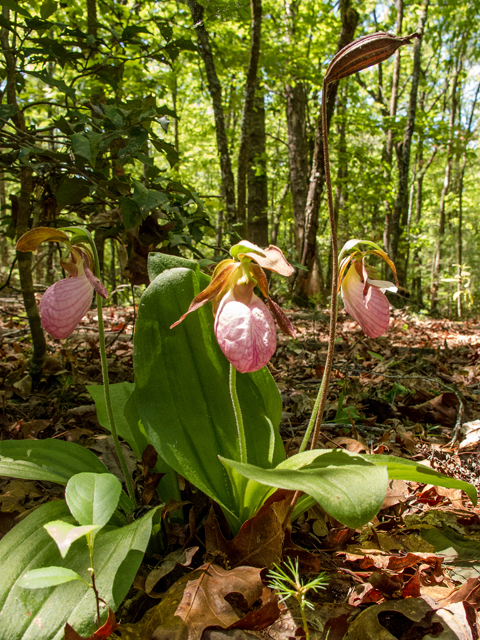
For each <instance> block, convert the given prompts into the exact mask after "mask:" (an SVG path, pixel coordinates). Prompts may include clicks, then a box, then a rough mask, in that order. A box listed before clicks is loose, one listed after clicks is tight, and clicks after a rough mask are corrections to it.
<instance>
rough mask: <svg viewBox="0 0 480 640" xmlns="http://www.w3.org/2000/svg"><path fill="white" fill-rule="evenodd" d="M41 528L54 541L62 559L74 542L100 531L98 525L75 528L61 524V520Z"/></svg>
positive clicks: (66, 523)
mask: <svg viewBox="0 0 480 640" xmlns="http://www.w3.org/2000/svg"><path fill="white" fill-rule="evenodd" d="M43 527H44V529H45V530H46V531H47V532H48V535H49V536H51V537H52V538H53V539H54V540H55V542H56V544H57V547H58V550H59V551H60V555H61V556H62V558H65V556H66V555H67V553H68V550H69V549H70V547H71V546H72V544H73V543H74V542H75V540H78V539H79V538H81V537H83V536H86V535H87V534H88V533H91V532H92V531H96V530H97V529H100V525H98V524H90V525H85V526H81V527H76V526H75V525H73V524H69V523H68V522H63V520H54V521H53V522H49V523H47V524H45V525H44V526H43Z"/></svg>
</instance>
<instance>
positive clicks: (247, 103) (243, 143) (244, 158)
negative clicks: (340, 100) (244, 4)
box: [235, 0, 262, 238]
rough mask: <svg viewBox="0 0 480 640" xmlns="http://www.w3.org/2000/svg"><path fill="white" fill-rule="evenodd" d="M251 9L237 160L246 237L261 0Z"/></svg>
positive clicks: (240, 219)
mask: <svg viewBox="0 0 480 640" xmlns="http://www.w3.org/2000/svg"><path fill="white" fill-rule="evenodd" d="M250 10H251V15H252V21H251V29H250V32H251V41H250V56H249V59H248V69H247V78H246V82H245V98H244V102H243V111H242V123H241V127H240V147H239V150H238V160H237V224H236V229H235V230H236V231H237V233H238V234H239V235H240V236H241V237H242V238H246V237H247V235H248V231H247V217H246V213H247V210H246V203H247V172H248V146H249V143H250V130H251V126H252V118H253V110H254V105H255V88H256V86H257V70H258V60H259V58H260V39H261V27H262V2H261V0H250Z"/></svg>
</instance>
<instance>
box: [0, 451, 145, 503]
mask: <svg viewBox="0 0 480 640" xmlns="http://www.w3.org/2000/svg"><path fill="white" fill-rule="evenodd" d="M84 472H88V473H108V469H107V467H106V466H105V465H104V464H103V462H101V461H100V460H99V459H98V458H97V456H96V455H95V454H94V453H93V452H92V451H90V450H89V449H87V448H85V447H82V446H80V445H79V444H75V443H74V442H66V441H65V440H53V439H48V440H4V441H3V442H0V475H4V476H10V477H11V478H23V479H24V480H41V481H47V482H58V484H63V485H65V484H67V482H68V481H69V479H70V478H71V477H72V476H74V475H75V474H77V473H84ZM119 506H120V507H121V509H123V511H125V512H128V511H132V509H133V508H134V507H133V505H132V503H131V501H130V498H129V497H128V496H127V494H126V493H125V492H124V491H122V493H121V496H120V502H119Z"/></svg>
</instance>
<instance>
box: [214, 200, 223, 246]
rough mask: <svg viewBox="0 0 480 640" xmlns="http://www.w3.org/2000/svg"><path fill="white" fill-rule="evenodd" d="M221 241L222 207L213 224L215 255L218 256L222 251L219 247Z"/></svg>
mask: <svg viewBox="0 0 480 640" xmlns="http://www.w3.org/2000/svg"><path fill="white" fill-rule="evenodd" d="M222 241H223V209H219V210H218V213H217V220H216V224H215V255H216V256H219V255H220V254H221V253H222V252H221V250H220V247H221V246H222Z"/></svg>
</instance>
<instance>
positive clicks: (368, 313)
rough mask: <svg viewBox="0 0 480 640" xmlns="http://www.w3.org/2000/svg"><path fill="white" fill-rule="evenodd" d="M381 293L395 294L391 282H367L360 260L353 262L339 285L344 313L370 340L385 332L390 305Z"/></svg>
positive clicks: (367, 278) (394, 287) (363, 266)
mask: <svg viewBox="0 0 480 640" xmlns="http://www.w3.org/2000/svg"><path fill="white" fill-rule="evenodd" d="M385 291H392V292H395V291H397V287H396V286H395V285H394V284H393V283H392V282H387V281H383V280H371V279H370V278H369V277H368V272H367V269H366V267H365V265H364V261H363V260H354V261H353V263H352V264H351V265H350V267H349V269H348V271H347V274H346V276H345V277H344V279H343V282H342V299H343V303H344V305H345V310H346V312H347V313H348V314H349V315H350V316H352V318H353V319H354V320H356V321H357V322H358V324H359V325H360V326H361V327H362V329H363V330H364V331H365V333H366V334H367V336H370V338H378V337H379V336H381V335H382V334H384V333H385V332H386V331H387V330H388V325H389V321H390V303H389V302H388V299H387V297H386V296H385Z"/></svg>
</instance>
